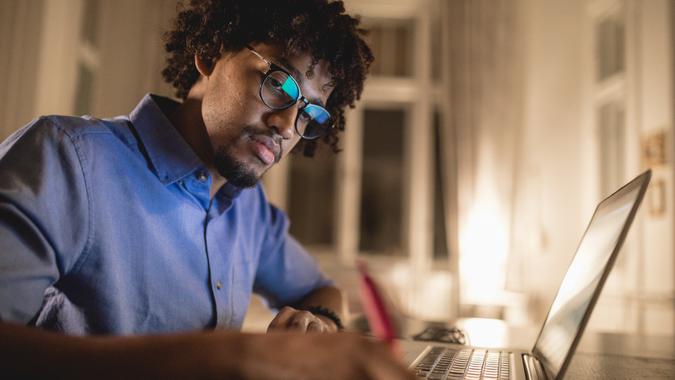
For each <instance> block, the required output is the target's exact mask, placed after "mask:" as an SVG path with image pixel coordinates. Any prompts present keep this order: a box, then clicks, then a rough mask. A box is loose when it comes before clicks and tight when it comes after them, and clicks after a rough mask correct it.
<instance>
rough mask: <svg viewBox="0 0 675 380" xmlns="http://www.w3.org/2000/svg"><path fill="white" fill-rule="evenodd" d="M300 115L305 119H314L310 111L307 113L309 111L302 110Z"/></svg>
mask: <svg viewBox="0 0 675 380" xmlns="http://www.w3.org/2000/svg"><path fill="white" fill-rule="evenodd" d="M298 117H299V118H300V119H302V120H303V121H310V120H312V116H311V115H310V114H309V113H307V111H305V110H303V111H301V112H300V115H299V116H298Z"/></svg>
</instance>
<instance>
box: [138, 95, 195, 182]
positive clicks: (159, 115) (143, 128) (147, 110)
mask: <svg viewBox="0 0 675 380" xmlns="http://www.w3.org/2000/svg"><path fill="white" fill-rule="evenodd" d="M160 104H161V105H162V107H164V109H165V110H166V109H171V108H174V107H178V106H179V103H178V102H176V101H174V100H171V99H169V98H165V97H162V96H158V95H153V94H146V95H145V96H144V97H143V99H142V100H141V102H140V103H138V105H137V106H136V108H135V109H134V110H133V111H132V112H131V114H130V115H129V120H130V121H131V124H132V126H133V128H134V129H135V130H136V133H137V135H138V138H139V139H140V142H141V143H142V145H143V147H144V148H145V151H146V154H147V156H148V159H149V160H150V163H151V164H152V167H153V168H154V171H155V174H156V175H157V177H158V178H159V180H160V181H161V182H162V183H163V184H165V185H168V184H171V183H173V182H175V181H177V180H179V179H181V178H183V177H185V176H187V175H189V174H190V173H192V172H194V171H195V170H197V169H202V170H205V167H204V163H203V162H202V161H201V159H200V158H199V157H198V156H197V154H196V153H195V152H194V150H192V147H190V145H188V143H187V142H186V141H185V139H184V138H183V136H181V135H180V133H178V130H177V129H176V128H175V127H174V126H173V124H171V122H170V121H169V119H168V118H167V117H166V116H165V114H164V111H162V107H160Z"/></svg>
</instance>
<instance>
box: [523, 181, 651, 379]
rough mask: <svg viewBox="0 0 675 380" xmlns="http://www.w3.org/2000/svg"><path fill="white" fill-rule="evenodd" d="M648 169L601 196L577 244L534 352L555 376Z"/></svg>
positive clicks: (579, 328)
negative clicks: (616, 189) (614, 190)
mask: <svg viewBox="0 0 675 380" xmlns="http://www.w3.org/2000/svg"><path fill="white" fill-rule="evenodd" d="M649 175H650V173H649V172H647V173H645V174H643V175H641V176H639V177H638V178H636V179H635V180H633V181H632V182H630V183H629V184H628V185H626V186H624V187H623V188H621V189H620V190H619V191H617V192H616V193H614V194H612V195H611V196H610V197H608V198H607V199H605V200H604V201H602V202H601V203H600V204H599V205H598V207H597V209H596V210H595V213H594V214H593V218H592V219H591V222H590V224H589V225H588V228H587V229H586V233H585V234H584V236H583V238H582V240H581V243H580V244H579V247H578V249H577V254H576V256H575V257H574V259H573V260H572V263H571V264H570V267H569V269H568V270H567V273H566V274H565V277H564V278H563V281H562V284H561V286H560V288H559V290H558V294H557V295H556V297H555V299H554V301H553V304H552V305H551V309H550V310H549V313H548V316H547V317H546V321H545V322H544V326H543V327H542V330H541V332H540V333H539V338H538V339H537V342H536V344H535V346H534V349H533V352H534V353H535V354H536V355H537V358H538V359H539V360H540V361H541V362H542V365H543V366H544V368H545V370H546V372H547V375H548V376H550V377H551V378H557V377H558V375H559V374H560V372H561V370H563V369H564V368H563V367H564V365H565V363H567V362H568V361H569V360H567V359H569V356H570V355H571V354H572V353H573V350H574V348H575V346H576V343H577V340H578V338H579V337H580V336H581V333H582V332H583V329H584V326H585V324H586V322H587V320H588V316H589V314H590V310H591V309H592V307H593V305H594V303H595V300H596V299H597V296H598V295H599V292H600V289H601V288H602V285H603V283H604V281H605V279H606V277H607V274H608V273H609V269H610V268H611V266H612V264H613V262H614V259H615V257H616V254H617V253H618V250H619V248H620V246H621V243H622V242H623V239H624V237H625V234H626V233H627V231H628V227H629V226H630V222H632V219H633V215H634V214H635V209H636V208H637V206H638V204H639V202H638V201H639V200H641V199H642V195H643V194H644V190H645V186H646V185H647V183H646V182H648V181H649Z"/></svg>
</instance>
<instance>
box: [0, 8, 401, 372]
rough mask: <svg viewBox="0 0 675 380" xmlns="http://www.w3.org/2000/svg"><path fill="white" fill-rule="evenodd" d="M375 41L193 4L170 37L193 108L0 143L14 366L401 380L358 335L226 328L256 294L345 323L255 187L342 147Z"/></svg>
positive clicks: (156, 106)
mask: <svg viewBox="0 0 675 380" xmlns="http://www.w3.org/2000/svg"><path fill="white" fill-rule="evenodd" d="M361 35H362V33H361V31H360V30H359V29H358V21H357V20H356V19H354V18H352V17H351V16H348V15H346V14H344V7H343V5H342V3H341V2H329V1H327V0H296V1H284V2H281V1H252V0H248V1H245V2H244V1H226V0H220V1H216V0H210V1H197V0H195V1H192V2H191V4H190V5H189V6H188V7H186V8H185V9H183V10H182V11H181V12H180V13H179V15H178V18H177V20H176V23H175V27H174V29H173V30H172V31H171V32H169V33H168V34H167V42H166V49H167V52H168V65H167V67H166V69H165V70H164V72H163V74H164V76H165V78H166V79H167V81H169V82H170V83H172V84H173V85H174V86H175V87H176V92H177V95H178V97H180V98H181V99H182V102H181V103H178V102H174V101H172V100H170V99H167V98H162V97H159V96H155V95H148V96H146V97H145V98H144V99H143V100H142V101H141V103H140V104H139V105H138V106H137V107H136V109H135V110H134V111H133V112H132V113H131V114H130V115H129V116H128V117H127V116H124V117H118V118H115V119H110V120H98V119H94V118H88V117H85V118H80V117H63V116H49V117H43V118H40V119H38V120H36V121H35V122H33V123H31V124H30V125H28V126H26V127H24V128H23V129H21V130H19V131H17V132H16V133H15V134H13V135H12V136H10V138H8V139H7V140H6V141H5V142H4V143H3V144H2V145H0V321H1V322H0V370H2V371H3V373H8V374H12V375H13V376H17V377H26V378H28V377H31V378H33V377H38V378H42V377H48V376H49V377H53V376H54V374H56V376H57V377H69V378H72V377H75V378H77V377H83V378H91V377H96V378H108V377H110V378H132V377H138V378H153V377H154V378H167V377H171V378H174V377H175V378H181V377H190V378H193V377H194V378H201V377H204V378H212V377H218V378H256V379H257V378H336V379H338V378H345V379H347V378H348V379H352V378H385V377H386V378H407V376H409V374H408V373H407V372H406V371H405V369H404V368H403V367H402V366H401V365H400V364H399V363H397V362H396V361H395V360H394V358H392V357H391V355H390V354H389V353H388V352H387V351H386V348H384V347H382V346H381V345H378V344H376V343H373V342H369V341H365V340H362V339H360V338H358V337H354V336H352V335H350V334H306V335H299V334H288V333H280V334H268V335H255V334H241V333H237V332H232V331H231V330H233V329H234V330H236V329H239V328H240V326H241V323H242V320H243V317H244V313H245V311H246V307H247V305H248V302H249V299H250V295H251V292H252V291H254V290H255V291H257V292H258V293H260V294H262V295H263V296H264V297H265V298H266V299H267V300H268V302H269V303H270V304H271V305H272V306H274V307H276V308H281V312H279V314H278V315H277V316H276V317H275V318H274V320H273V321H272V323H271V324H270V327H269V330H271V331H277V330H279V331H283V330H291V331H295V332H335V331H337V330H338V329H339V328H340V327H341V322H340V308H341V303H342V301H341V295H340V292H339V290H338V289H337V288H335V287H334V286H333V285H332V283H331V282H330V281H329V280H327V279H326V278H325V277H324V276H323V275H322V274H321V272H320V271H319V270H318V268H317V267H316V265H315V263H314V262H313V260H311V258H310V257H309V255H308V254H307V253H306V252H305V251H304V250H303V249H302V248H301V247H300V245H299V244H298V243H297V242H296V241H295V240H293V238H292V237H290V236H289V235H288V231H287V229H288V222H287V220H286V217H285V216H284V215H283V213H282V212H281V211H279V210H277V209H276V208H274V207H273V206H271V205H270V204H269V203H268V202H267V200H266V199H265V195H264V194H263V191H262V189H261V187H260V185H259V184H258V180H259V179H260V177H261V176H262V175H263V173H264V172H265V171H266V170H267V169H269V168H270V167H271V166H272V165H274V164H275V163H277V162H279V160H280V159H281V158H282V157H283V156H284V155H286V154H287V153H288V152H290V151H291V150H292V149H294V148H296V149H299V150H302V151H303V152H304V153H305V154H308V155H311V154H312V153H313V152H314V149H315V148H316V147H317V144H327V145H328V146H329V147H332V148H333V149H336V146H337V142H338V132H339V131H340V130H341V129H343V127H344V118H343V113H344V108H345V107H346V106H351V105H353V104H354V102H355V100H356V99H357V98H358V97H359V95H360V93H361V90H362V86H363V82H364V80H365V77H366V73H367V68H368V66H369V64H370V62H371V61H372V55H371V52H370V50H369V48H368V47H367V45H366V44H365V42H364V41H363V39H362V37H361ZM34 327H40V328H41V329H35V328H34ZM44 330H51V332H46V331H44ZM204 330H209V332H203V331H204ZM228 330H230V331H228ZM195 331H199V332H195ZM54 332H57V333H54ZM160 334H161V335H160ZM74 336H79V337H74ZM113 336H115V337H113Z"/></svg>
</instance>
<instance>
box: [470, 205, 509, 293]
mask: <svg viewBox="0 0 675 380" xmlns="http://www.w3.org/2000/svg"><path fill="white" fill-rule="evenodd" d="M507 250H508V238H507V224H506V222H505V220H504V212H503V210H502V208H501V207H499V203H498V202H497V197H496V195H495V194H494V193H485V194H483V195H482V196H479V197H477V198H476V202H475V203H474V206H473V207H472V208H471V209H470V211H469V213H468V216H467V219H466V222H465V223H464V225H463V227H462V228H461V230H460V257H459V259H460V262H459V265H460V281H461V285H460V289H461V292H462V302H463V303H467V302H468V303H477V304H494V303H495V298H496V297H497V296H498V295H499V294H501V290H502V289H503V287H504V280H505V271H506V254H507Z"/></svg>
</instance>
